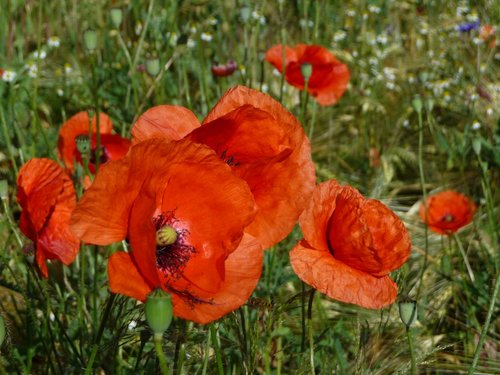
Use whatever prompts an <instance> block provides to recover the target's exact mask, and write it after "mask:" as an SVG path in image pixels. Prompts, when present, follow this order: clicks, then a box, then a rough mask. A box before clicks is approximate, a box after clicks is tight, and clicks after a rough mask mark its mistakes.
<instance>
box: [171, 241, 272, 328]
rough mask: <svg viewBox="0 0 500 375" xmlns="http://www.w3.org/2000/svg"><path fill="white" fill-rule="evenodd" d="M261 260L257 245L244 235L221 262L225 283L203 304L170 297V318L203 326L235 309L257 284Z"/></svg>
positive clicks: (259, 248) (260, 270) (175, 296)
mask: <svg viewBox="0 0 500 375" xmlns="http://www.w3.org/2000/svg"><path fill="white" fill-rule="evenodd" d="M262 258H263V254H262V248H261V246H260V244H259V242H258V241H257V240H256V239H255V238H253V237H252V236H250V235H248V234H246V235H245V236H244V237H243V239H242V241H241V243H240V245H239V246H238V248H237V249H236V250H235V251H234V252H232V253H231V254H230V255H229V257H228V258H227V259H226V261H225V280H224V282H223V284H222V286H221V288H220V289H219V291H218V292H217V293H215V294H214V295H213V296H212V298H211V299H210V300H209V301H207V303H203V302H201V303H196V304H192V303H189V302H188V301H186V300H185V299H183V298H180V297H179V296H177V295H176V294H173V295H172V297H173V298H172V299H173V302H174V314H175V315H176V316H179V317H181V318H184V319H188V320H192V321H194V322H197V323H201V324H206V323H209V322H211V321H214V320H217V319H219V318H221V317H222V316H224V315H226V314H227V313H229V312H231V311H233V310H235V309H237V308H238V307H240V306H241V305H243V304H244V303H245V302H246V301H247V300H248V298H249V297H250V295H251V294H252V292H253V291H254V289H255V287H256V286H257V283H258V282H259V278H260V275H261V272H262Z"/></svg>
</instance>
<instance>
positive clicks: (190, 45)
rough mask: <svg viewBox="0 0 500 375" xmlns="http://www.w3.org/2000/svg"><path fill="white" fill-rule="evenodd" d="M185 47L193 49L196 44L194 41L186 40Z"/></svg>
mask: <svg viewBox="0 0 500 375" xmlns="http://www.w3.org/2000/svg"><path fill="white" fill-rule="evenodd" d="M186 45H187V46H188V48H194V47H195V46H196V42H195V41H194V39H191V38H188V40H187V42H186Z"/></svg>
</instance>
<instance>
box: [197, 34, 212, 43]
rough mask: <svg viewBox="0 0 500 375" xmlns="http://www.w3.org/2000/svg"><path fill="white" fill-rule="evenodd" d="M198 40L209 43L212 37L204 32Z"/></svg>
mask: <svg viewBox="0 0 500 375" xmlns="http://www.w3.org/2000/svg"><path fill="white" fill-rule="evenodd" d="M200 38H201V40H203V41H204V42H211V41H212V39H213V38H214V37H213V35H212V34H210V33H206V32H205V33H201V35H200Z"/></svg>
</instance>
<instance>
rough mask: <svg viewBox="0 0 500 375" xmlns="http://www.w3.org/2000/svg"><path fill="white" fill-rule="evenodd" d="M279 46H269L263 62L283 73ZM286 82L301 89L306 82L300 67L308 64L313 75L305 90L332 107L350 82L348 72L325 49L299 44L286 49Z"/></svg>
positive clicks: (344, 66) (345, 67)
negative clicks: (265, 61)
mask: <svg viewBox="0 0 500 375" xmlns="http://www.w3.org/2000/svg"><path fill="white" fill-rule="evenodd" d="M282 48H283V47H282V46H281V45H276V46H274V47H271V48H270V49H269V50H268V51H267V53H266V60H267V61H269V62H270V63H271V64H273V65H274V66H275V68H276V69H278V70H279V71H280V72H281V73H283V65H284V64H283V61H282V60H283V52H282V51H283V50H282ZM285 58H286V61H285V67H286V73H285V78H286V81H287V82H288V83H289V84H291V85H292V86H295V87H297V88H298V89H300V90H303V89H304V86H305V81H304V76H303V75H302V66H303V65H304V64H310V65H311V67H312V73H311V76H310V77H309V82H308V84H307V91H308V92H309V93H310V94H311V95H312V96H314V97H315V98H316V100H317V101H318V103H319V104H321V105H331V104H335V103H336V102H337V101H338V100H339V99H340V97H341V96H342V94H344V91H345V90H346V88H347V85H348V83H349V76H350V73H349V69H348V68H347V66H346V65H345V64H342V63H341V62H340V61H339V60H337V59H336V58H335V56H334V55H333V54H332V53H330V52H329V51H328V50H327V49H326V48H324V47H321V46H316V45H306V44H298V45H297V46H296V47H295V48H290V47H288V46H286V47H285Z"/></svg>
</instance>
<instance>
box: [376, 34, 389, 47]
mask: <svg viewBox="0 0 500 375" xmlns="http://www.w3.org/2000/svg"><path fill="white" fill-rule="evenodd" d="M387 41H388V38H387V34H380V35H378V36H377V42H378V43H380V44H383V45H386V44H387Z"/></svg>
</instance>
